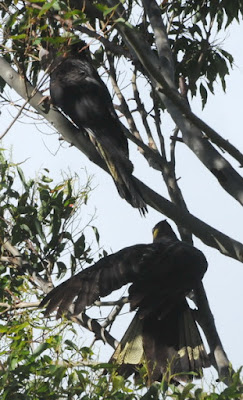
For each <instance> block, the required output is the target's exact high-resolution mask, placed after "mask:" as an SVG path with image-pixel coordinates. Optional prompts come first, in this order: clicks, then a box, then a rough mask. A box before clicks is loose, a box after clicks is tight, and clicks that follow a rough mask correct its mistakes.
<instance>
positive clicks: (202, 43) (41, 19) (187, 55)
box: [1, 0, 243, 106]
mask: <svg viewBox="0 0 243 400" xmlns="http://www.w3.org/2000/svg"><path fill="white" fill-rule="evenodd" d="M128 3H129V6H128V8H127V16H126V18H127V20H129V19H130V17H131V18H132V16H133V14H134V13H135V14H137V15H139V14H140V13H142V12H143V9H142V5H141V2H140V1H139V2H135V1H134V2H131V1H130V2H128ZM116 8H117V6H115V7H108V6H107V5H106V4H103V3H102V2H100V3H97V2H94V10H95V11H96V12H97V13H95V12H94V10H92V13H95V15H93V14H92V13H91V15H89V14H87V12H86V9H85V7H82V8H80V6H79V4H78V2H76V1H75V0H74V1H70V2H69V1H68V2H66V1H60V0H53V1H50V2H45V1H44V0H42V1H39V2H36V1H30V2H25V1H19V2H17V3H16V2H13V1H4V2H3V5H2V18H3V21H4V41H3V44H5V45H6V50H8V48H9V46H10V43H11V47H12V50H11V52H9V51H5V52H4V54H5V55H4V56H5V57H6V58H7V59H8V60H11V61H12V62H14V63H17V66H18V68H19V70H20V71H23V72H25V73H26V74H27V76H28V77H29V79H31V81H32V82H33V84H36V82H37V78H38V73H39V70H40V66H39V63H37V62H36V61H37V60H38V47H37V46H38V45H39V44H41V43H42V44H43V43H51V44H54V45H56V46H57V47H59V46H60V45H63V44H64V45H67V42H68V40H70V37H72V36H74V35H76V34H79V32H80V30H81V32H82V28H81V27H82V24H85V23H86V22H87V21H89V23H90V24H91V26H92V27H94V28H95V22H94V16H98V17H102V15H103V17H102V18H103V19H104V23H105V24H106V26H107V25H109V23H110V17H111V16H112V13H113V12H114V11H115V9H116ZM88 11H89V9H88ZM161 13H162V15H164V16H165V18H166V20H167V31H168V37H169V40H170V42H171V48H172V52H173V56H174V62H175V70H176V74H175V77H176V80H177V84H178V85H179V78H180V77H183V79H185V80H186V81H187V90H189V91H190V92H191V94H192V95H193V96H195V95H196V94H197V92H198V90H199V91H200V95H201V98H202V103H203V106H204V105H205V103H206V102H207V92H208V90H210V91H211V92H212V93H213V91H214V85H215V83H216V81H217V79H218V78H219V79H220V81H221V83H222V87H223V89H224V90H225V89H226V81H225V77H226V76H227V75H228V74H229V68H230V67H231V66H232V64H233V57H232V55H231V54H229V53H228V52H227V51H226V50H224V49H223V48H222V47H221V44H220V41H219V40H220V39H219V40H218V41H216V39H215V33H218V32H219V31H220V30H222V28H223V27H225V28H227V27H228V26H229V25H230V24H231V23H232V22H233V21H235V20H237V21H239V18H240V15H242V13H243V3H242V1H240V0H238V1H236V2H234V3H232V2H228V1H227V0H225V1H224V0H221V1H220V0H214V1H209V0H208V1H204V0H194V1H189V0H184V1H164V2H162V4H161ZM106 26H105V28H104V29H105V31H104V33H105V34H106V35H108V36H110V39H112V40H111V42H112V43H113V44H114V45H115V46H122V45H124V44H123V43H122V41H121V40H120V39H119V38H118V36H117V35H112V33H111V32H110V31H109V29H106ZM135 28H136V29H138V30H139V31H140V32H142V34H143V35H144V37H145V38H147V39H148V40H149V42H150V44H151V45H152V46H154V45H155V42H154V37H153V35H152V34H151V33H150V32H149V30H148V24H147V23H146V22H145V21H144V18H139V20H138V23H137V25H135ZM61 30H62V31H63V30H64V31H66V35H62V36H60V31H61ZM95 56H96V61H97V62H98V63H99V64H100V63H101V62H103V59H101V58H100V53H99V54H98V53H96V54H95ZM1 84H2V86H1V89H2V90H3V86H4V81H2V83H1Z"/></svg>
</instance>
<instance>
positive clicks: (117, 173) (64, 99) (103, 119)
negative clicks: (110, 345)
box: [40, 41, 147, 214]
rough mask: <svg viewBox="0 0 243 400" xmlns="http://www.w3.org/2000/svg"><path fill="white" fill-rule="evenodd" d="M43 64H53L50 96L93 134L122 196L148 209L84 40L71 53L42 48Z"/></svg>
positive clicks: (58, 105) (41, 57)
mask: <svg viewBox="0 0 243 400" xmlns="http://www.w3.org/2000/svg"><path fill="white" fill-rule="evenodd" d="M40 59H41V60H42V65H43V67H44V68H45V67H47V66H48V64H50V62H52V64H51V67H50V95H51V99H52V102H53V104H54V105H55V106H57V107H59V108H60V109H61V110H62V111H63V112H64V113H65V114H66V115H68V116H69V117H70V118H71V119H72V121H73V122H74V123H75V124H76V125H77V126H78V127H79V128H81V129H85V131H86V132H87V133H88V134H89V137H90V139H91V141H92V142H93V144H94V145H95V147H96V149H97V150H98V152H99V153H100V155H101V157H102V158H103V159H104V161H105V162H106V164H107V167H108V169H109V171H110V174H111V176H112V178H113V180H114V182H115V184H116V187H117V189H118V192H119V194H120V196H121V197H122V198H124V199H126V200H127V201H128V202H129V203H130V204H131V205H132V206H133V207H136V208H139V209H140V211H141V213H142V214H145V212H146V211H147V209H146V204H145V202H144V200H143V197H142V194H141V193H140V192H139V189H138V188H137V187H136V183H135V181H134V179H133V177H132V171H133V165H132V163H131V161H130V160H129V158H128V143H127V138H126V137H125V135H124V133H123V130H122V126H121V124H120V122H119V119H118V116H117V114H116V112H115V110H114V107H113V104H112V100H111V96H110V94H109V91H108V89H107V87H106V85H105V84H104V82H103V81H102V79H101V78H100V77H99V75H98V73H97V71H96V69H95V68H94V66H93V64H92V60H91V57H90V55H89V52H88V50H87V45H86V44H85V42H83V41H79V42H78V43H75V44H72V45H70V46H69V48H68V52H66V53H64V54H63V55H62V56H59V57H57V56H55V55H54V53H53V50H52V51H50V52H47V51H46V50H44V49H43V50H41V51H40Z"/></svg>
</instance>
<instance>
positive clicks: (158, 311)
mask: <svg viewBox="0 0 243 400" xmlns="http://www.w3.org/2000/svg"><path fill="white" fill-rule="evenodd" d="M206 270H207V261H206V259H205V257H204V255H203V253H202V252H201V251H200V250H198V249H196V248H195V247H193V246H192V245H189V244H187V243H185V242H182V241H180V240H178V239H177V237H176V235H175V233H174V232H173V230H172V229H171V227H170V225H169V224H168V223H167V222H166V221H162V222H160V223H158V224H157V225H156V226H155V227H154V229H153V243H152V244H138V245H135V246H131V247H127V248H124V249H123V250H120V251H118V252H117V253H115V254H112V255H110V256H107V257H104V258H103V259H101V260H100V261H98V262H97V263H96V264H94V265H93V266H91V267H89V268H87V269H85V270H83V271H82V272H80V273H79V274H77V275H75V276H73V277H72V278H70V279H69V280H67V281H66V282H64V283H62V284H61V285H60V286H58V287H56V288H55V289H53V290H52V291H51V292H50V293H49V294H48V295H47V296H46V297H45V298H44V300H43V301H42V303H41V306H46V305H47V307H46V312H45V314H46V315H49V314H50V313H51V312H52V311H53V310H56V309H58V316H61V315H62V313H63V312H65V311H66V310H67V309H68V308H69V306H70V305H71V304H72V303H73V302H74V305H75V307H74V314H75V315H77V314H79V313H80V312H81V311H83V310H84V309H85V307H86V306H89V305H91V304H92V303H93V302H94V301H95V300H97V299H98V298H99V297H103V296H106V295H108V294H110V293H111V292H112V291H113V290H116V289H118V288H120V287H121V286H123V285H125V284H127V283H129V282H131V283H132V284H131V286H130V288H129V302H130V307H131V310H137V313H136V315H135V317H134V319H133V321H132V322H131V325H130V326H129V327H128V330H127V332H126V333H125V335H124V337H123V338H122V340H121V342H120V345H119V346H118V348H117V349H116V351H115V353H114V354H113V356H112V359H111V360H112V361H115V362H116V363H117V364H118V365H120V368H119V369H120V372H121V373H122V374H124V375H125V376H129V375H130V374H131V373H133V372H135V370H136V367H137V366H139V365H142V364H146V365H147V371H148V380H149V382H150V383H151V382H153V381H155V380H159V379H161V377H162V375H163V374H165V373H166V370H167V367H168V366H169V368H170V372H171V374H175V373H178V374H179V373H183V372H184V373H189V372H195V373H199V371H201V369H202V368H203V367H208V366H209V359H208V356H207V354H206V352H205V349H204V345H203V342H202V339H201V336H200V333H199V330H198V327H197V325H196V322H195V319H194V314H193V311H192V310H191V308H190V307H189V305H188V303H187V300H186V295H187V294H188V293H189V292H190V291H191V290H192V289H193V288H196V287H197V285H198V284H199V283H200V281H201V280H202V278H203V276H204V273H205V272H206ZM187 379H190V375H189V374H188V375H181V376H180V377H178V380H187Z"/></svg>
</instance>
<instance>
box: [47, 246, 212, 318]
mask: <svg viewBox="0 0 243 400" xmlns="http://www.w3.org/2000/svg"><path fill="white" fill-rule="evenodd" d="M206 269H207V261H206V259H205V257H204V255H203V254H202V253H201V252H200V251H199V250H197V249H196V248H194V247H193V246H190V245H187V244H186V243H183V242H180V241H178V242H174V243H172V244H170V245H168V244H163V243H153V244H148V245H142V244H141V245H135V246H131V247H127V248H125V249H123V250H120V251H119V252H117V253H115V254H112V255H110V256H107V257H104V258H103V259H101V260H100V261H98V262H97V263H96V264H94V265H93V266H91V267H89V268H87V269H85V270H84V271H82V272H80V273H79V274H77V275H75V276H73V277H72V278H70V279H69V280H67V281H66V282H64V283H62V284H61V285H60V286H58V287H56V288H55V289H53V290H52V291H51V292H50V293H49V294H48V295H47V296H46V297H45V298H44V300H43V301H42V303H41V306H44V305H46V304H47V303H48V302H49V304H48V306H47V309H46V314H49V313H50V312H52V311H53V310H55V309H57V308H58V315H61V314H62V313H63V312H64V311H66V310H67V309H68V307H69V306H70V305H71V304H72V303H73V301H74V300H75V299H76V300H75V310H74V313H75V314H79V313H80V312H81V311H83V310H84V308H85V307H86V306H89V305H91V304H92V303H93V302H94V301H95V300H97V299H98V298H99V297H103V296H106V295H108V294H110V293H111V292H112V291H114V290H116V289H119V288H120V287H122V286H123V285H125V284H127V283H129V282H131V283H132V286H131V287H130V295H129V297H130V302H131V307H132V308H133V309H135V308H139V309H140V312H141V316H144V315H147V314H148V313H149V312H151V311H153V312H157V313H158V314H161V315H162V314H163V309H168V310H169V309H170V308H168V307H171V305H173V304H176V303H178V302H180V300H181V299H182V298H183V297H184V296H185V294H186V293H187V292H188V291H189V290H191V289H193V287H195V286H196V285H197V283H198V282H199V281H200V280H201V279H202V277H203V275H204V273H205V271H206ZM161 310H162V311H161Z"/></svg>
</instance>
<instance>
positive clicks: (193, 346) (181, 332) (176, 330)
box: [110, 303, 210, 385]
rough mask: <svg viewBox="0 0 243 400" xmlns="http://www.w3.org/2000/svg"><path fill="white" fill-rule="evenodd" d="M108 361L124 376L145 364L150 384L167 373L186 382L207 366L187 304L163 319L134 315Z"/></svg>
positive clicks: (202, 346) (204, 352) (205, 355)
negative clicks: (140, 317)
mask: <svg viewBox="0 0 243 400" xmlns="http://www.w3.org/2000/svg"><path fill="white" fill-rule="evenodd" d="M110 361H111V362H115V363H116V364H118V372H119V373H120V374H121V375H123V376H125V377H128V376H130V375H131V374H132V373H135V374H136V370H137V367H140V366H142V365H145V367H146V370H147V380H148V384H149V385H150V384H151V383H152V382H154V381H156V380H161V379H162V376H166V375H167V374H168V377H171V376H172V378H173V380H174V381H189V380H191V379H192V378H193V376H195V377H196V376H198V377H199V376H200V374H201V371H202V368H206V367H209V366H210V362H209V358H208V356H207V353H206V351H205V348H204V345H203V342H202V339H201V336H200V333H199V330H198V327H197V325H196V322H195V320H194V318H193V314H192V310H191V309H190V308H189V306H188V305H187V304H186V303H185V304H184V305H183V309H182V308H181V306H180V307H178V309H176V310H175V309H174V310H173V311H172V312H170V313H169V314H168V315H167V316H166V317H165V318H164V319H163V320H158V319H157V318H156V317H155V316H154V315H153V316H151V315H150V316H149V317H146V318H144V319H142V320H141V319H139V317H138V314H136V315H135V317H134V319H133V320H132V322H131V324H130V325H129V327H128V329H127V331H126V333H125V334H124V336H123V338H122V339H121V342H120V344H119V345H118V347H117V349H116V350H115V352H114V353H113V355H112V357H111V360H110ZM190 373H193V374H190Z"/></svg>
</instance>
